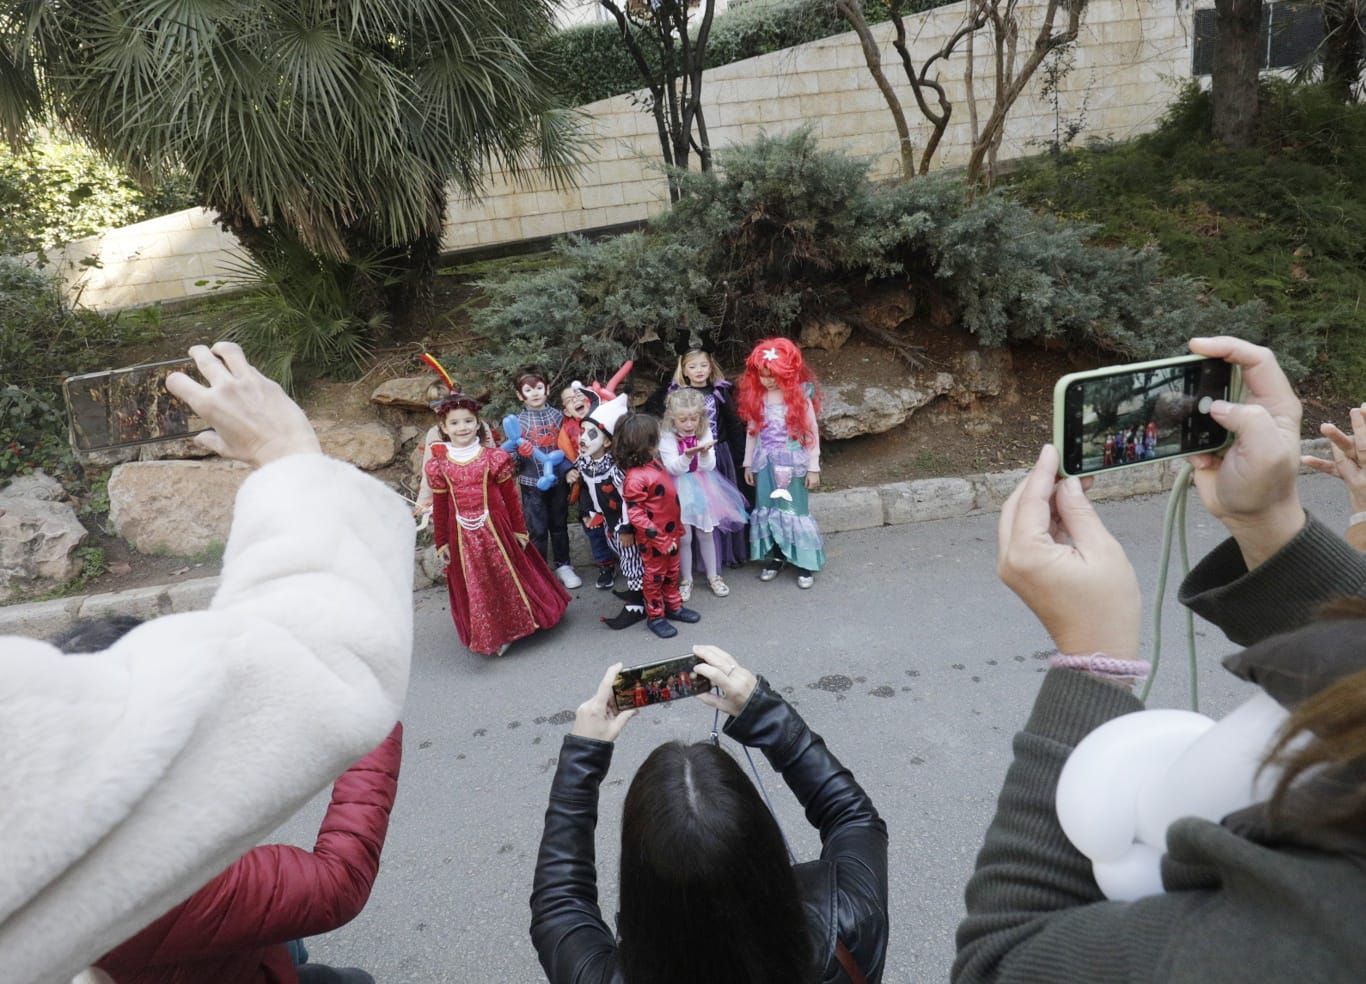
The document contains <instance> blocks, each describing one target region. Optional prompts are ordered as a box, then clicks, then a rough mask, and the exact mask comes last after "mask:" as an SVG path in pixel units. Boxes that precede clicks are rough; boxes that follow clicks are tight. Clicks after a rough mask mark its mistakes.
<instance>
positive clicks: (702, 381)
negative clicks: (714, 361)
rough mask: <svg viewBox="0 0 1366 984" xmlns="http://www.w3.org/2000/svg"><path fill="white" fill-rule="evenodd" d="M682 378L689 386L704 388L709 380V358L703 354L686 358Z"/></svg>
mask: <svg viewBox="0 0 1366 984" xmlns="http://www.w3.org/2000/svg"><path fill="white" fill-rule="evenodd" d="M683 378H684V379H686V380H687V381H688V385H689V386H697V387H702V386H706V385H707V381H708V380H710V379H711V357H710V356H707V355H705V354H703V353H698V354H697V355H690V356H688V361H686V362H684V363H683Z"/></svg>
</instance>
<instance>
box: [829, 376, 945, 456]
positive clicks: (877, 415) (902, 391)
mask: <svg viewBox="0 0 1366 984" xmlns="http://www.w3.org/2000/svg"><path fill="white" fill-rule="evenodd" d="M952 390H953V377H952V376H951V375H949V374H948V373H946V372H937V373H933V374H930V375H926V376H924V377H921V378H919V379H916V380H915V381H914V383H913V384H911V385H906V386H897V387H892V388H884V387H881V386H859V385H858V384H852V385H851V384H841V385H837V386H828V387H826V388H825V389H824V390H823V392H822V395H823V402H822V406H821V412H820V416H819V418H818V419H819V422H820V428H821V436H822V437H824V438H826V439H828V440H832V441H839V440H843V439H845V438H847V437H858V436H860V435H862V434H881V433H882V432H883V431H889V430H891V429H892V428H893V427H897V426H900V425H901V424H904V423H905V422H906V420H907V418H909V417H910V416H911V414H913V413H915V412H916V411H917V410H919V409H920V408H921V407H923V406H925V405H926V404H929V403H931V402H933V401H934V400H935V399H937V398H938V397H941V396H943V395H944V394H945V393H949V392H951V391H952Z"/></svg>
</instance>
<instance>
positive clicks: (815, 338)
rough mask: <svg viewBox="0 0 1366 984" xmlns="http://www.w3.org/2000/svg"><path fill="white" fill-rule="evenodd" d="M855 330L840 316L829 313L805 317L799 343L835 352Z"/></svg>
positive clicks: (803, 346)
mask: <svg viewBox="0 0 1366 984" xmlns="http://www.w3.org/2000/svg"><path fill="white" fill-rule="evenodd" d="M853 330H854V329H852V328H850V327H849V326H848V325H847V324H845V323H844V322H843V321H841V320H840V319H839V318H832V317H829V316H828V315H821V316H818V317H813V318H807V319H803V322H802V329H801V334H800V335H799V336H798V338H797V344H798V345H800V346H801V347H802V348H804V349H812V348H818V349H824V350H825V351H827V352H834V351H835V350H836V349H838V348H839V347H840V346H841V345H843V344H844V343H845V342H847V341H849V335H850V333H851V332H853Z"/></svg>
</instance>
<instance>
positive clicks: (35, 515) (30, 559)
mask: <svg viewBox="0 0 1366 984" xmlns="http://www.w3.org/2000/svg"><path fill="white" fill-rule="evenodd" d="M87 535H88V534H87V533H86V529H85V527H84V526H82V525H81V521H80V520H79V519H77V518H76V510H74V509H72V508H71V506H70V505H69V504H67V503H65V502H50V501H47V500H44V499H21V498H15V497H6V498H4V499H3V500H0V602H3V601H6V600H7V599H9V598H11V597H12V596H13V595H15V594H16V593H18V592H19V591H21V590H32V589H33V588H35V587H42V586H43V585H44V584H45V583H46V584H49V585H51V586H54V587H55V586H56V585H59V584H63V583H65V582H66V581H69V580H71V578H73V577H75V576H76V573H77V567H78V564H77V562H76V560H75V558H74V557H73V556H72V555H73V554H74V553H75V550H76V548H77V547H79V546H80V545H81V542H82V541H83V540H85V538H86V536H87Z"/></svg>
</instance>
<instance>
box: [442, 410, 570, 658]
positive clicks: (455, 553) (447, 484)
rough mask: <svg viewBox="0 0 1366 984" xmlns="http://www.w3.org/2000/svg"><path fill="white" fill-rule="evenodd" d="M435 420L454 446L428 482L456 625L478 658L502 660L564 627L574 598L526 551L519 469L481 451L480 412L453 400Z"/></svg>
mask: <svg viewBox="0 0 1366 984" xmlns="http://www.w3.org/2000/svg"><path fill="white" fill-rule="evenodd" d="M436 413H437V416H438V417H439V418H440V419H441V420H442V422H443V424H444V429H445V432H446V435H447V438H448V441H447V443H442V444H435V445H433V447H432V458H431V460H430V461H428V462H427V467H426V475H427V483H428V484H429V485H430V486H431V489H432V525H433V532H434V537H435V541H436V547H437V556H438V558H440V560H441V561H442V562H443V563H444V564H445V565H446V584H447V587H448V589H449V592H450V599H451V618H452V619H454V621H455V628H456V631H457V632H458V633H459V635H460V641H461V642H462V643H464V644H465V645H466V646H468V647H469V648H470V649H472V650H473V651H474V652H476V653H481V654H484V655H487V656H492V655H502V654H503V653H504V652H506V651H507V648H508V646H509V645H510V644H512V643H513V642H514V641H516V640H517V639H522V638H525V637H526V636H529V635H531V634H532V633H533V632H535V631H536V630H537V629H548V628H550V627H551V626H553V625H555V624H556V623H558V622H559V620H560V617H561V616H562V615H564V610H565V608H566V607H568V605H569V593H568V592H567V591H565V589H564V587H563V586H562V585H561V584H560V582H559V581H558V580H557V579H556V578H555V576H554V575H553V574H551V573H550V568H548V567H547V566H546V564H545V560H544V559H542V557H541V555H540V553H539V552H538V551H537V550H536V549H535V548H534V547H530V546H528V537H527V532H526V523H525V521H524V520H523V519H522V501H521V495H520V492H519V490H518V485H517V463H516V462H514V461H513V459H512V457H511V455H509V454H508V453H507V452H506V451H503V450H501V449H500V448H489V447H484V446H483V445H482V444H481V443H480V424H479V417H478V413H479V404H478V403H477V402H476V401H475V400H474V399H473V398H472V397H469V396H465V395H464V394H461V393H452V394H451V395H450V396H448V397H447V398H446V399H444V400H442V401H441V402H440V403H439V404H437V407H436Z"/></svg>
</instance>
